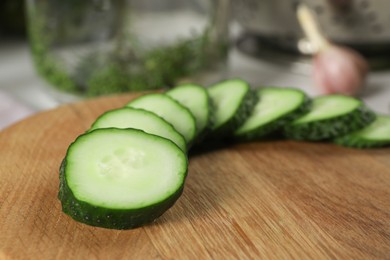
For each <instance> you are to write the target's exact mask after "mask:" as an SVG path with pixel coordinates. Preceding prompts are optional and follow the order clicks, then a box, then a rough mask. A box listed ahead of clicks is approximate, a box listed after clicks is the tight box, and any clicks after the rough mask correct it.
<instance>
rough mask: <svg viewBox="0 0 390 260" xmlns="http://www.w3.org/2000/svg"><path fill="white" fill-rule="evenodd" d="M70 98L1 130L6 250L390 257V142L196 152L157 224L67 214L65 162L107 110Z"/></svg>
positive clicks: (102, 104) (119, 100)
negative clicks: (96, 221)
mask: <svg viewBox="0 0 390 260" xmlns="http://www.w3.org/2000/svg"><path fill="white" fill-rule="evenodd" d="M132 97H133V96H129V95H128V96H116V97H108V98H101V99H95V100H90V101H86V102H82V103H78V104H71V105H66V106H62V107H60V108H58V109H55V110H51V111H48V112H43V113H40V114H37V115H36V116H34V117H30V118H28V119H26V120H24V121H22V122H20V123H18V124H16V125H13V126H11V127H10V128H7V129H5V130H4V131H2V132H1V133H0V147H1V148H0V230H1V231H0V259H2V258H10V259H54V258H57V259H119V258H126V259H130V258H131V259H186V258H187V259H229V258H230V259H231V258H236V259H237V258H240V259H245V258H252V259H254V258H262V259H289V258H295V259H303V258H307V259H329V258H338V259H369V258H370V259H372V258H382V259H385V258H390V150H389V149H378V150H354V149H347V148H342V147H339V146H336V145H333V144H324V143H303V142H293V141H270V142H252V143H245V144H236V145H230V146H226V147H220V148H219V149H215V150H207V151H202V152H197V153H193V154H192V155H191V156H190V165H189V176H188V179H187V182H186V187H185V191H184V194H183V196H182V197H181V198H180V199H179V200H178V202H177V203H176V204H175V205H174V206H173V207H172V208H171V209H170V210H169V211H168V212H166V213H165V214H164V215H163V216H162V217H161V218H159V219H158V220H157V221H156V222H154V223H153V224H150V225H148V226H145V227H142V228H138V229H134V230H127V231H118V230H108V229H103V228H96V227H90V226H87V225H84V224H80V223H77V222H75V221H74V220H72V219H71V218H69V217H68V216H67V215H65V214H63V213H62V212H61V204H60V202H59V200H58V199H57V197H56V196H57V192H58V184H59V181H58V168H59V165H60V162H61V160H62V158H63V156H64V154H65V151H66V149H67V147H68V145H69V144H70V143H71V142H72V141H73V140H74V139H75V138H76V137H77V136H78V135H79V134H81V133H83V132H84V131H85V130H86V129H88V127H89V126H90V125H91V123H92V122H93V121H94V119H95V118H96V117H97V116H98V115H100V114H101V113H102V112H103V111H106V110H108V109H111V108H117V107H121V106H122V105H124V104H125V103H126V102H128V101H129V100H130V99H131V98H132Z"/></svg>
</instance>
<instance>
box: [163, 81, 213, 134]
mask: <svg viewBox="0 0 390 260" xmlns="http://www.w3.org/2000/svg"><path fill="white" fill-rule="evenodd" d="M166 94H167V95H168V96H170V97H171V98H173V99H175V100H176V101H178V102H179V103H180V104H182V105H183V106H185V107H187V108H188V109H189V110H190V111H191V113H192V114H193V115H194V117H195V121H196V129H197V135H198V136H199V135H201V134H202V133H203V132H204V131H205V130H206V127H210V114H211V108H210V97H209V94H208V93H207V90H206V89H205V88H203V87H201V86H199V85H194V84H187V85H181V86H177V87H175V88H173V89H171V90H169V91H168V92H166Z"/></svg>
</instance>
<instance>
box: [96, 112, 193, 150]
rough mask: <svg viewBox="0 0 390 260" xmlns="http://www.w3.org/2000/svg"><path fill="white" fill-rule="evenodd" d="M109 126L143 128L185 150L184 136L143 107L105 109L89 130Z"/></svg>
mask: <svg viewBox="0 0 390 260" xmlns="http://www.w3.org/2000/svg"><path fill="white" fill-rule="evenodd" d="M111 127H115V128H134V129H139V130H143V131H145V132H146V133H150V134H154V135H158V136H161V137H164V138H167V139H169V140H171V141H172V142H174V143H175V144H176V145H177V146H179V147H180V149H182V150H183V151H185V152H186V151H187V144H186V141H185V140H184V137H183V136H182V135H181V134H179V133H178V132H177V131H176V130H175V128H173V126H172V125H171V124H170V123H168V122H167V121H165V120H164V119H162V118H161V117H159V116H157V115H156V114H154V113H152V112H149V111H146V110H143V109H136V108H131V107H125V108H119V109H114V110H111V111H107V112H105V113H104V114H102V115H101V116H100V117H98V118H97V119H96V121H95V122H94V123H93V124H92V126H91V129H90V130H89V131H92V130H95V129H98V128H111Z"/></svg>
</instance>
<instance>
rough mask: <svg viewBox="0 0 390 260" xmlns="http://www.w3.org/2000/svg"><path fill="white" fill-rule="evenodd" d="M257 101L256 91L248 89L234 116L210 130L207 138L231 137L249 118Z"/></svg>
mask: <svg viewBox="0 0 390 260" xmlns="http://www.w3.org/2000/svg"><path fill="white" fill-rule="evenodd" d="M258 100H259V97H258V96H257V94H256V91H255V90H252V89H249V91H248V92H247V93H246V94H245V96H244V98H243V100H242V102H241V104H240V106H239V107H238V109H237V111H236V112H235V114H234V116H233V117H232V118H231V119H230V120H228V121H227V122H225V123H224V124H223V125H221V126H220V127H218V128H217V129H214V130H212V131H211V132H210V133H209V135H208V136H207V138H213V139H224V138H227V137H231V136H232V134H233V133H234V131H235V130H236V129H237V128H238V127H239V126H240V125H241V124H243V123H244V122H245V120H246V119H247V118H248V117H249V116H250V114H251V113H252V111H253V108H254V107H255V105H256V104H257V102H258ZM211 111H213V106H212V107H211ZM213 121H214V120H213V115H211V122H213Z"/></svg>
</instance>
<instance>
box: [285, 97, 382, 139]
mask: <svg viewBox="0 0 390 260" xmlns="http://www.w3.org/2000/svg"><path fill="white" fill-rule="evenodd" d="M374 120H375V114H374V113H373V112H372V111H371V110H369V109H368V108H367V107H366V106H365V104H363V102H361V101H360V100H358V99H356V98H353V97H349V96H341V95H329V96H321V97H317V98H314V99H313V103H312V107H311V110H310V111H309V112H308V113H307V114H305V115H304V116H302V117H300V118H298V119H296V120H294V121H293V122H292V123H290V124H287V125H286V126H285V128H284V132H285V135H286V136H287V137H288V138H291V139H297V140H313V141H315V140H324V139H333V138H336V137H339V136H342V135H345V134H348V133H350V132H352V131H355V130H358V129H361V128H363V127H365V126H367V125H368V124H370V123H371V122H373V121H374Z"/></svg>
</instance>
